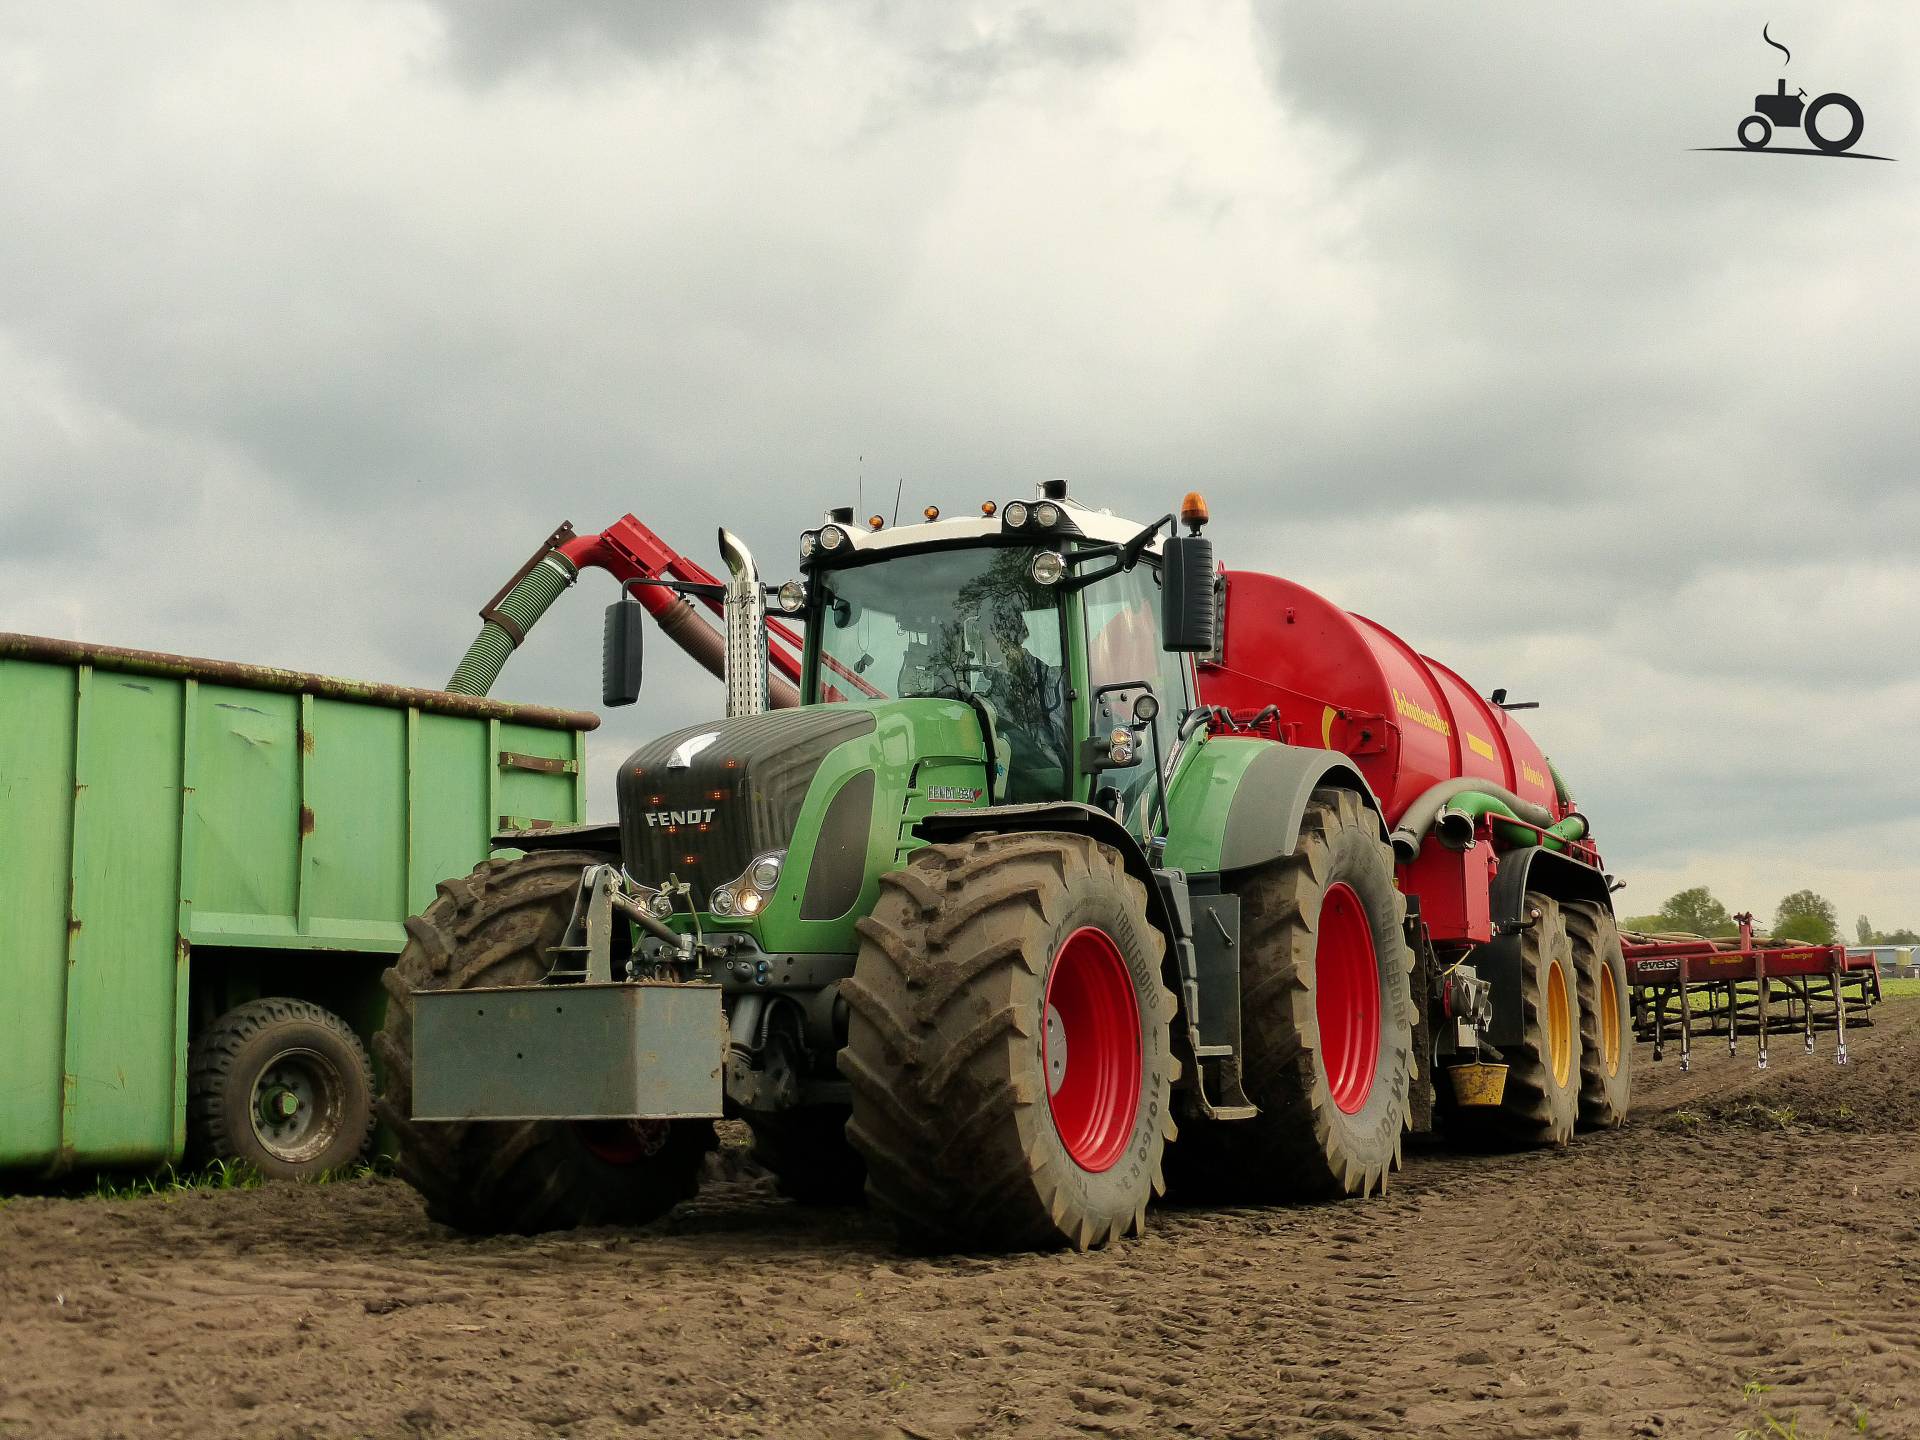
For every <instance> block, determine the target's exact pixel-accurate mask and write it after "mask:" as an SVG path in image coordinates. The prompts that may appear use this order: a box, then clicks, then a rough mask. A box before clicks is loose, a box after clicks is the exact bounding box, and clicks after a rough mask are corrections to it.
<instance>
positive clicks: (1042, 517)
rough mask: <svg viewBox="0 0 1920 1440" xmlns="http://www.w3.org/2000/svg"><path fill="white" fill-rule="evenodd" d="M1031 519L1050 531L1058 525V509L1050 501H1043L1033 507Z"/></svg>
mask: <svg viewBox="0 0 1920 1440" xmlns="http://www.w3.org/2000/svg"><path fill="white" fill-rule="evenodd" d="M1033 518H1034V519H1035V520H1037V521H1039V522H1040V524H1042V525H1044V526H1046V527H1047V528H1048V529H1052V528H1053V527H1054V526H1055V525H1058V524H1059V523H1060V507H1059V506H1058V505H1056V504H1054V503H1053V502H1052V501H1051V500H1043V501H1041V502H1040V503H1039V504H1038V505H1036V506H1034V507H1033Z"/></svg>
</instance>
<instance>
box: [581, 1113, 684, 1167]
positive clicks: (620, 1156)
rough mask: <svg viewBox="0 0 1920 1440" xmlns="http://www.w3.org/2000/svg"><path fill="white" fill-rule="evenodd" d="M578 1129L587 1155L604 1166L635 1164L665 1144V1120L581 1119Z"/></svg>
mask: <svg viewBox="0 0 1920 1440" xmlns="http://www.w3.org/2000/svg"><path fill="white" fill-rule="evenodd" d="M577 1129H578V1130H579V1133H580V1140H581V1143H583V1144H584V1145H585V1146H586V1147H587V1153H588V1154H590V1155H592V1156H593V1158H594V1159H596V1160H598V1161H600V1162H601V1163H602V1164H604V1165H638V1164H639V1163H640V1162H641V1161H642V1160H651V1159H652V1158H653V1157H654V1156H655V1155H657V1154H659V1153H660V1147H661V1146H662V1145H664V1144H666V1143H667V1122H666V1121H665V1120H582V1121H580V1122H578V1125H577Z"/></svg>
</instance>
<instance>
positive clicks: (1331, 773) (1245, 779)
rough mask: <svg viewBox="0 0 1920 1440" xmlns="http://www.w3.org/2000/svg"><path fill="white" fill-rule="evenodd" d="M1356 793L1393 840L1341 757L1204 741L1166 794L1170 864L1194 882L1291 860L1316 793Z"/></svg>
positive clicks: (1266, 744) (1271, 744) (1361, 780)
mask: <svg viewBox="0 0 1920 1440" xmlns="http://www.w3.org/2000/svg"><path fill="white" fill-rule="evenodd" d="M1322 787H1331V788H1335V789H1341V790H1352V791H1354V792H1355V793H1356V794H1358V795H1359V796H1360V798H1361V799H1362V800H1364V801H1365V802H1366V804H1367V808H1368V809H1369V810H1371V811H1372V812H1373V816H1374V820H1375V821H1376V822H1377V823H1378V824H1379V826H1380V837H1381V838H1382V839H1383V840H1384V839H1385V838H1386V834H1387V826H1386V820H1385V818H1384V817H1383V816H1382V815H1381V814H1380V802H1379V801H1378V800H1377V799H1376V798H1375V797H1374V794H1373V790H1372V787H1370V786H1369V785H1368V784H1367V782H1366V778H1365V777H1364V776H1362V775H1361V773H1360V771H1359V768H1358V767H1357V766H1355V765H1354V763H1353V762H1352V761H1351V760H1349V759H1348V758H1347V757H1346V756H1345V755H1342V754H1341V753H1340V752H1339V751H1337V750H1318V749H1313V748H1311V747H1308V746H1302V745H1282V744H1278V743H1276V742H1275V741H1272V740H1257V739H1240V738H1236V737H1231V736H1226V737H1220V738H1216V739H1211V740H1207V741H1204V742H1203V743H1201V744H1200V745H1198V746H1196V747H1194V750H1193V752H1192V753H1191V755H1190V757H1189V758H1187V759H1185V760H1184V761H1183V763H1182V764H1181V765H1180V766H1179V768H1178V769H1177V770H1175V772H1174V776H1173V783H1172V784H1171V785H1170V786H1169V787H1168V792H1167V809H1168V812H1169V823H1168V825H1167V849H1166V856H1165V858H1164V860H1163V861H1162V862H1161V863H1163V864H1165V865H1168V866H1171V867H1173V868H1174V869H1178V870H1184V871H1186V872H1187V873H1188V874H1189V875H1204V874H1208V873H1213V872H1219V871H1226V870H1244V869H1246V868H1247V867H1248V866H1251V865H1263V864H1265V863H1266V862H1267V861H1269V860H1273V859H1277V858H1278V857H1279V856H1282V855H1289V854H1291V853H1292V852H1293V847H1294V846H1295V845H1296V844H1297V843H1298V842H1299V839H1300V824H1301V821H1302V820H1303V819H1304V818H1305V816H1306V813H1307V804H1308V802H1309V801H1310V800H1312V798H1313V792H1314V791H1315V790H1317V789H1320V788H1322Z"/></svg>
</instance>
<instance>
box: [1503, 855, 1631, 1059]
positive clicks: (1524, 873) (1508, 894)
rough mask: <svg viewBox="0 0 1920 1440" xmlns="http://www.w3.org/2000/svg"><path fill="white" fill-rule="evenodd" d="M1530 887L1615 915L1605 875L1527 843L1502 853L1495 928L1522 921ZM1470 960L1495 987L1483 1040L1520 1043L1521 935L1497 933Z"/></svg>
mask: <svg viewBox="0 0 1920 1440" xmlns="http://www.w3.org/2000/svg"><path fill="white" fill-rule="evenodd" d="M1529 891H1538V892H1539V893H1541V894H1543V895H1550V896H1552V897H1553V898H1554V899H1555V900H1563V901H1564V900H1586V901H1593V902H1595V903H1597V904H1598V905H1600V906H1601V908H1603V909H1604V910H1605V911H1606V912H1607V913H1608V914H1609V915H1611V914H1612V913H1613V896H1612V892H1611V891H1609V890H1608V888H1607V877H1606V876H1605V875H1603V874H1601V872H1600V871H1598V870H1596V869H1594V868H1593V867H1592V866H1591V865H1583V864H1581V863H1580V862H1579V861H1578V860H1575V859H1573V858H1571V857H1570V856H1566V855H1560V854H1556V853H1555V852H1554V851H1552V850H1543V849H1541V848H1540V847H1539V846H1537V845H1529V846H1527V847H1525V848H1524V849H1519V850H1509V851H1507V853H1506V854H1505V855H1502V856H1501V857H1500V871H1499V873H1498V874H1497V875H1495V876H1494V877H1493V892H1492V897H1491V906H1492V910H1493V923H1494V925H1495V926H1496V927H1499V926H1502V925H1513V924H1516V923H1518V922H1520V921H1522V920H1524V919H1526V906H1527V893H1528V892H1529ZM1470 960H1471V963H1472V965H1473V967H1474V970H1475V971H1476V973H1478V975H1479V976H1480V978H1481V979H1482V980H1485V981H1488V982H1490V983H1491V984H1492V986H1493V1024H1492V1025H1491V1026H1489V1027H1488V1029H1487V1033H1486V1036H1485V1038H1486V1039H1487V1041H1488V1042H1490V1043H1491V1044H1494V1045H1517V1044H1519V1043H1520V1041H1521V1039H1522V1037H1523V1032H1524V1030H1525V1028H1526V1027H1525V1017H1524V1016H1523V1015H1522V1014H1521V1010H1520V933H1519V932H1518V931H1513V932H1510V933H1507V934H1496V935H1495V936H1494V937H1493V939H1491V940H1489V941H1488V942H1487V943H1486V944H1485V945H1482V946H1480V947H1478V948H1477V949H1475V950H1474V951H1473V952H1472V954H1471V956H1470Z"/></svg>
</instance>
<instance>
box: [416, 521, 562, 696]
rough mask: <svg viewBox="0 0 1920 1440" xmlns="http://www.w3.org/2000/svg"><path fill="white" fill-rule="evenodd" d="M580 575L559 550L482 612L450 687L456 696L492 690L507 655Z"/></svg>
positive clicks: (448, 683)
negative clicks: (476, 631) (476, 633)
mask: <svg viewBox="0 0 1920 1440" xmlns="http://www.w3.org/2000/svg"><path fill="white" fill-rule="evenodd" d="M579 574H580V571H579V569H578V567H576V566H575V565H574V563H573V561H571V560H569V559H568V558H567V557H566V556H565V555H562V554H561V553H560V552H559V551H557V550H555V551H551V552H549V553H548V554H547V555H546V556H545V557H544V558H543V559H542V560H541V561H540V563H539V564H537V565H535V566H534V567H533V568H532V569H531V570H529V571H527V573H526V574H525V575H523V576H522V577H521V578H520V580H519V582H518V583H517V584H515V585H514V586H513V588H512V589H510V590H508V591H507V593H506V594H505V595H504V596H502V597H501V598H500V600H499V602H498V603H497V604H495V605H491V606H489V607H488V608H487V609H486V610H485V611H484V612H482V613H483V614H484V616H485V620H484V622H483V623H482V624H481V626H480V633H479V635H478V636H476V637H475V639H474V642H473V644H471V645H469V646H468V647H467V653H466V656H465V658H464V659H462V660H461V662H460V664H459V666H458V667H457V668H456V669H455V670H454V672H453V678H452V679H451V680H449V681H447V689H449V690H451V691H452V692H453V693H454V694H456V695H484V694H486V693H487V692H488V691H489V690H491V689H492V688H493V682H494V681H495V680H497V679H499V678H500V671H501V668H502V667H503V666H504V665H505V664H506V663H507V657H508V656H510V655H511V654H513V652H514V651H515V650H516V649H518V648H519V645H520V642H521V641H522V640H524V639H526V638H527V631H529V630H531V629H532V628H533V623H534V621H536V620H538V619H539V618H540V617H541V616H542V615H544V614H546V613H547V607H548V606H550V605H551V604H553V602H554V600H555V598H557V597H558V596H559V594H560V592H561V591H563V590H565V589H566V588H567V587H568V586H569V585H571V584H573V582H574V580H575V579H576V578H577V577H578V576H579Z"/></svg>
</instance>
